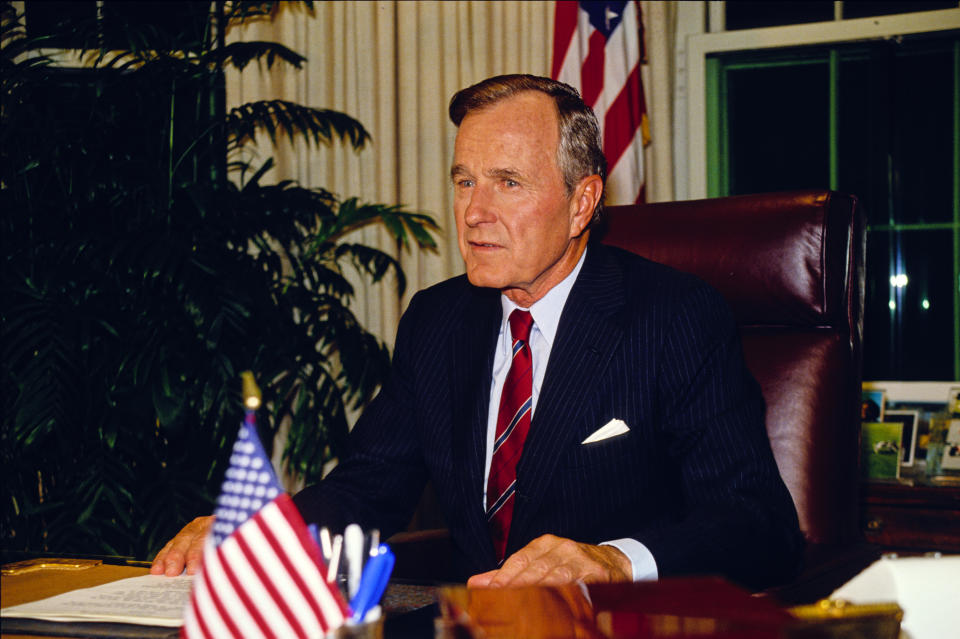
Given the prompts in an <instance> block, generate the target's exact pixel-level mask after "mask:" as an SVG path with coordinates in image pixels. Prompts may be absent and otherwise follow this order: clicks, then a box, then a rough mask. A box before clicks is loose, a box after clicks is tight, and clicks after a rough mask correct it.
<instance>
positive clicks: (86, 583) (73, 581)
mask: <svg viewBox="0 0 960 639" xmlns="http://www.w3.org/2000/svg"><path fill="white" fill-rule="evenodd" d="M72 563H74V564H76V565H82V566H84V567H82V568H79V569H66V568H42V569H39V570H34V571H31V572H26V573H22V574H15V575H6V574H4V575H0V599H2V600H3V607H5V608H6V607H7V606H16V605H17V604H22V603H27V602H30V601H36V600H38V599H44V598H46V597H52V596H54V595H59V594H62V593H65V592H70V591H71V590H76V589H78V588H90V587H92V586H99V585H102V584H105V583H109V582H111V581H116V580H118V579H126V578H128V577H139V576H141V575H146V574H147V573H149V572H150V569H149V568H144V567H136V566H126V565H120V566H117V565H109V564H104V563H103V562H101V561H100V560H94V559H77V560H72ZM172 633H173V636H175V635H176V630H174V631H172ZM0 636H2V637H3V639H8V638H9V639H14V638H15V637H27V636H29V637H33V638H34V639H36V637H38V636H39V637H47V636H49V635H34V634H31V635H19V634H8V633H7V632H2V635H0Z"/></svg>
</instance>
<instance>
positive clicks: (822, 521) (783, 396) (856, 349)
mask: <svg viewBox="0 0 960 639" xmlns="http://www.w3.org/2000/svg"><path fill="white" fill-rule="evenodd" d="M600 230H601V231H604V229H600ZM603 241H604V242H605V243H607V244H611V245H614V246H619V247H622V248H626V249H629V250H631V251H633V252H635V253H638V254H640V255H643V256H645V257H647V258H649V259H652V260H654V261H657V262H661V263H664V264H667V265H669V266H672V267H674V268H677V269H679V270H682V271H686V272H688V273H693V274H694V275H697V276H699V277H700V278H702V279H703V280H706V281H707V282H708V283H710V284H711V285H713V286H714V287H715V288H717V289H718V290H719V291H720V292H721V293H722V294H723V296H724V297H725V298H726V299H727V301H728V302H729V304H730V306H731V307H732V309H733V313H734V316H735V317H736V319H737V323H738V325H739V327H740V333H741V338H742V342H743V349H744V355H745V357H746V361H747V365H748V367H749V368H750V370H751V371H752V372H753V374H754V376H755V377H756V378H757V381H759V383H760V386H761V388H762V391H763V396H764V399H765V400H766V404H767V417H766V420H767V432H768V433H769V435H770V443H771V445H772V447H773V453H774V456H775V457H776V460H777V464H778V465H779V467H780V473H781V475H782V476H783V479H784V481H785V482H786V484H787V488H788V489H789V490H790V493H791V495H792V496H793V500H794V503H795V504H796V507H797V512H798V514H799V516H800V527H801V529H802V530H803V533H804V535H805V537H806V539H807V542H808V563H811V562H817V561H819V560H820V559H821V558H822V557H824V556H826V555H829V554H831V553H830V551H831V549H836V548H842V547H844V546H847V545H849V544H851V543H853V542H855V541H857V540H858V539H859V537H860V534H859V522H858V510H859V504H858V484H859V474H858V467H857V460H858V456H859V455H858V452H859V444H858V442H859V426H860V382H861V338H862V335H863V319H862V318H863V291H864V249H865V229H864V221H863V215H862V212H861V211H860V207H859V206H858V205H857V200H856V198H855V197H852V196H849V195H843V194H840V193H835V192H829V191H796V192H786V193H768V194H760V195H744V196H734V197H724V198H715V199H707V200H697V201H687V202H669V203H662V204H646V205H632V206H612V207H608V209H607V212H606V229H605V233H604V234H603Z"/></svg>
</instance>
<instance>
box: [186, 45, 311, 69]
mask: <svg viewBox="0 0 960 639" xmlns="http://www.w3.org/2000/svg"><path fill="white" fill-rule="evenodd" d="M254 60H256V61H257V63H260V62H263V63H265V64H266V65H267V69H272V68H273V65H274V63H275V62H277V61H279V62H284V63H286V64H289V65H290V66H292V67H294V68H297V69H299V68H301V67H302V66H303V63H304V62H306V61H307V59H306V58H305V57H303V56H302V55H300V54H299V53H297V52H296V51H293V50H291V49H289V48H287V47H285V46H283V45H282V44H279V43H277V42H264V41H260V40H248V41H244V42H231V43H229V44H227V45H226V46H224V47H222V48H217V49H212V50H210V51H207V52H205V53H204V54H203V56H201V57H200V58H199V61H200V63H201V64H203V65H205V66H207V67H208V68H211V69H221V68H223V67H225V66H227V65H230V66H232V67H233V68H235V69H237V70H238V71H243V70H244V69H245V68H246V67H247V65H248V64H250V63H251V62H253V61H254Z"/></svg>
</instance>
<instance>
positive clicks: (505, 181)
mask: <svg viewBox="0 0 960 639" xmlns="http://www.w3.org/2000/svg"><path fill="white" fill-rule="evenodd" d="M503 183H504V184H506V185H507V186H509V187H510V188H511V189H512V188H513V187H515V186H520V183H519V182H517V181H516V180H504V181H503Z"/></svg>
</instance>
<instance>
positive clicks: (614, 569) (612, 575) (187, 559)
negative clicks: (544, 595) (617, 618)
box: [150, 516, 633, 588]
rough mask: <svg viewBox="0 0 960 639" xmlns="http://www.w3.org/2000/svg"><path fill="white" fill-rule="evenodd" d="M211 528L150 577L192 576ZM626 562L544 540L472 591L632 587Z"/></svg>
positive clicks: (207, 522) (208, 523) (190, 534)
mask: <svg viewBox="0 0 960 639" xmlns="http://www.w3.org/2000/svg"><path fill="white" fill-rule="evenodd" d="M212 526H213V517H212V516H209V517H197V518H196V519H194V520H193V521H191V522H190V523H189V524H187V525H186V526H184V527H183V529H182V530H181V531H180V532H179V533H177V535H176V536H175V537H174V538H173V539H171V540H170V541H168V542H167V544H166V545H165V546H164V547H163V548H162V549H161V550H160V552H158V553H157V556H156V557H155V558H154V560H153V565H151V566H150V574H153V575H167V576H168V577H175V576H177V575H179V574H180V573H182V572H183V569H184V567H186V569H187V574H188V575H192V574H195V573H196V572H197V570H198V569H199V568H200V563H201V561H202V560H203V544H204V539H206V536H207V535H208V534H209V532H210V528H211V527H212ZM632 574H633V573H632V569H631V566H630V560H629V559H628V558H627V556H626V555H624V554H623V553H622V552H620V551H619V550H617V549H616V548H614V547H613V546H593V545H590V544H582V543H579V542H576V541H573V540H572V539H566V538H564V537H556V536H554V535H543V536H541V537H537V538H536V539H534V540H533V541H531V542H530V543H529V544H527V545H526V546H524V547H523V548H521V549H520V550H518V551H517V552H515V553H514V554H512V555H510V556H509V557H508V558H507V560H506V561H504V562H503V565H502V566H500V568H498V569H497V570H491V571H488V572H483V573H480V574H478V575H474V576H473V577H471V578H470V579H469V580H468V581H467V586H468V587H470V588H496V587H503V586H530V585H535V584H537V585H549V586H555V585H560V584H565V583H571V582H574V581H581V582H584V583H598V582H608V581H630V580H631V578H632Z"/></svg>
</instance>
